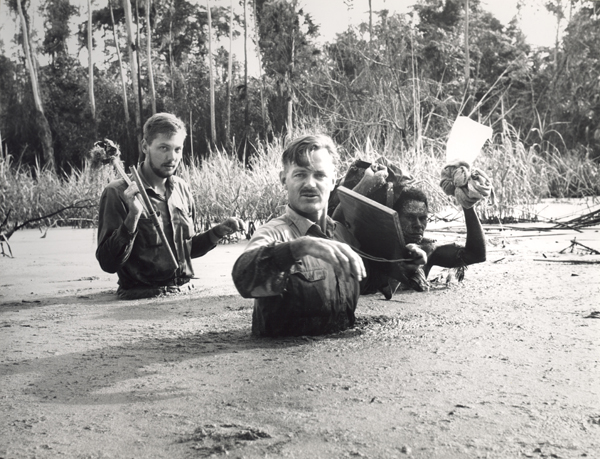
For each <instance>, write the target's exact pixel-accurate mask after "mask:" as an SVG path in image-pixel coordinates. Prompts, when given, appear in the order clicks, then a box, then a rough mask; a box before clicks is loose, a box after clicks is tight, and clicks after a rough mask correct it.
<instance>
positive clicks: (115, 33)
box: [108, 0, 129, 133]
mask: <svg viewBox="0 0 600 459" xmlns="http://www.w3.org/2000/svg"><path fill="white" fill-rule="evenodd" d="M108 6H109V8H110V20H111V23H112V29H113V39H114V40H115V48H116V49H117V60H118V61H119V70H120V72H119V73H120V74H121V89H122V91H121V98H122V99H123V111H124V112H125V123H126V127H127V132H128V133H129V103H128V102H127V84H126V81H125V80H126V79H125V69H124V67H123V59H122V58H121V50H120V48H119V34H118V31H117V26H116V25H115V16H114V13H113V7H112V0H109V1H108Z"/></svg>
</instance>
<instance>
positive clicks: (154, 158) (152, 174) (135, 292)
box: [96, 113, 244, 300]
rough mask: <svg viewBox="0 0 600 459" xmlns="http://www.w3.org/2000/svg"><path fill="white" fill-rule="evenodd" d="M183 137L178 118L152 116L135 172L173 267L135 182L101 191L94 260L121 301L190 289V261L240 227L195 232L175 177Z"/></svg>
mask: <svg viewBox="0 0 600 459" xmlns="http://www.w3.org/2000/svg"><path fill="white" fill-rule="evenodd" d="M186 135H187V133H186V129H185V125H184V123H183V122H182V121H181V120H180V119H179V118H177V117H176V116H174V115H172V114H169V113H157V114H155V115H153V116H152V117H151V118H149V119H148V121H146V124H145V125H144V138H143V140H142V151H143V152H144V155H145V160H144V162H143V163H141V164H140V165H139V166H138V168H137V171H138V173H139V175H140V178H141V180H142V183H143V184H144V188H145V190H146V192H147V194H148V197H149V198H150V201H151V202H152V204H153V206H154V208H155V209H156V210H157V212H156V213H157V214H158V216H159V223H160V224H161V225H160V226H161V227H162V229H163V230H164V233H165V236H166V239H167V240H168V243H169V246H170V247H171V250H172V253H173V254H174V255H175V258H176V259H177V262H178V266H177V267H176V268H175V267H174V266H173V264H172V261H171V259H170V256H169V251H168V248H167V247H166V246H165V245H164V244H163V242H162V239H161V237H159V234H158V232H157V230H156V228H155V227H154V224H153V222H152V220H151V219H150V218H148V215H147V214H145V213H144V209H143V205H142V203H141V201H140V199H139V197H138V196H139V191H140V190H139V189H138V187H137V184H136V183H135V182H132V183H131V185H127V182H126V181H125V180H124V179H119V180H115V181H113V182H111V183H110V184H109V185H108V186H107V187H106V189H105V190H104V192H103V193H102V197H101V199H100V213H99V218H98V248H97V250H96V258H97V259H98V261H99V262H100V266H101V268H102V269H103V270H104V271H106V272H109V273H115V272H116V273H117V275H118V277H119V288H118V290H117V294H118V295H119V298H121V299H128V300H132V299H140V298H150V297H154V296H157V295H160V294H166V293H177V292H180V291H184V290H189V288H190V284H189V281H190V279H191V278H193V276H194V271H193V269H192V262H191V259H192V258H196V257H200V256H202V255H204V254H206V253H207V252H208V251H210V250H212V249H213V248H214V247H215V246H216V244H217V243H218V242H219V240H220V239H221V238H223V237H224V236H226V235H228V234H232V233H234V232H236V231H240V230H242V229H244V224H243V222H242V221H241V220H240V219H238V218H233V217H230V218H228V219H226V220H225V221H223V222H222V223H220V224H219V225H217V226H215V227H214V228H212V229H211V230H209V231H206V232H203V233H196V230H195V223H194V222H195V212H196V211H195V206H194V201H193V198H192V194H191V192H190V189H189V187H188V185H187V184H186V183H185V182H184V181H183V180H182V179H181V178H179V177H177V176H176V175H174V174H175V171H176V170H177V167H178V166H179V163H180V162H181V158H182V154H183V143H184V141H185V138H186Z"/></svg>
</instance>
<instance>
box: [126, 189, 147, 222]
mask: <svg viewBox="0 0 600 459" xmlns="http://www.w3.org/2000/svg"><path fill="white" fill-rule="evenodd" d="M139 193H140V190H139V189H138V186H137V183H135V182H131V185H129V186H128V187H127V189H126V190H125V192H124V196H125V204H127V208H128V209H129V214H131V215H132V216H133V217H139V216H140V215H141V214H142V212H143V211H144V206H142V202H141V200H140V198H137V196H138V195H139Z"/></svg>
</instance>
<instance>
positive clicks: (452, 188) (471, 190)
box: [440, 161, 492, 209]
mask: <svg viewBox="0 0 600 459" xmlns="http://www.w3.org/2000/svg"><path fill="white" fill-rule="evenodd" d="M440 186H441V187H442V189H443V190H444V193H446V194H447V195H448V196H454V197H455V198H456V200H457V201H458V203H459V204H460V205H461V206H462V207H464V208H465V209H470V208H471V207H473V206H474V205H475V204H477V203H478V202H479V201H480V200H482V199H485V198H487V197H488V196H490V194H491V193H492V182H491V180H490V179H489V177H488V176H487V175H486V174H485V173H484V172H483V171H482V170H480V169H477V168H475V167H474V168H471V166H470V165H469V163H467V162H465V161H456V162H453V163H450V164H447V165H446V166H444V168H443V169H442V174H441V180H440Z"/></svg>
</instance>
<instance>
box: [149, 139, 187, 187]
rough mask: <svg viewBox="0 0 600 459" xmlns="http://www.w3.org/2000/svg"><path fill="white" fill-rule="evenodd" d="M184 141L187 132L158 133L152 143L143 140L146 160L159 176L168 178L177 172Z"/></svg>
mask: <svg viewBox="0 0 600 459" xmlns="http://www.w3.org/2000/svg"><path fill="white" fill-rule="evenodd" d="M184 141H185V132H178V133H177V134H174V135H172V136H169V135H168V134H158V135H157V136H156V137H155V138H154V140H152V143H150V144H148V142H146V140H142V150H143V151H144V153H145V154H146V161H148V164H149V165H150V169H151V170H152V172H154V174H156V176H157V177H160V178H168V177H170V176H171V175H173V174H174V173H175V171H176V170H177V166H179V163H180V162H181V157H182V155H183V142H184Z"/></svg>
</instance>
